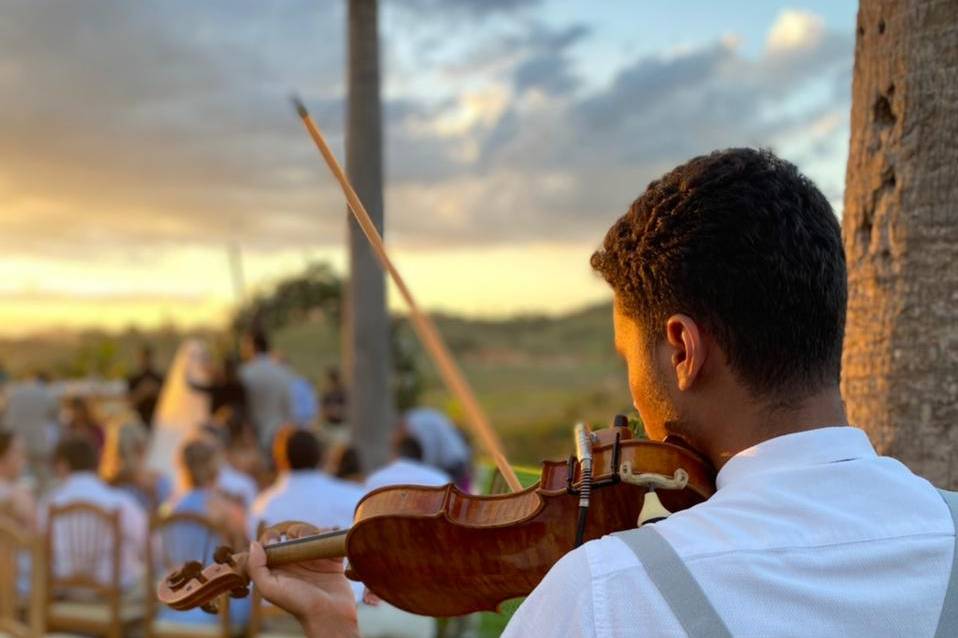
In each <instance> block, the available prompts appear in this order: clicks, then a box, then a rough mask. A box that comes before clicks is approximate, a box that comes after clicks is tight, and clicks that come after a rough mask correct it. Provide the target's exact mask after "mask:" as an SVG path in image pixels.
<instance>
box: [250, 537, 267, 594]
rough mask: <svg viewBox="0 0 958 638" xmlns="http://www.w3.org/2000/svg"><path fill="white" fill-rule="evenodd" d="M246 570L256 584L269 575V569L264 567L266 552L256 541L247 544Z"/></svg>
mask: <svg viewBox="0 0 958 638" xmlns="http://www.w3.org/2000/svg"><path fill="white" fill-rule="evenodd" d="M246 572H247V573H248V574H249V577H250V578H251V579H252V580H253V582H254V583H256V584H257V585H260V584H261V582H262V581H263V579H265V578H267V577H268V576H269V569H267V568H266V552H265V551H264V550H263V546H262V545H260V544H259V543H257V542H256V541H253V542H251V543H250V544H249V556H248V557H247V559H246Z"/></svg>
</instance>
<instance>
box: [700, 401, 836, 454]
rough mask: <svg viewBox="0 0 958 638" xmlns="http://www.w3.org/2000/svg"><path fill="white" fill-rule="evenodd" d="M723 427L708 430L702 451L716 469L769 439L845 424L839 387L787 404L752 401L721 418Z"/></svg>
mask: <svg viewBox="0 0 958 638" xmlns="http://www.w3.org/2000/svg"><path fill="white" fill-rule="evenodd" d="M721 422H722V425H723V426H724V427H722V428H720V429H719V428H717V429H716V430H713V431H710V432H709V439H710V440H709V442H708V444H706V445H705V446H703V451H705V453H706V455H707V456H708V457H709V459H710V460H711V461H712V464H713V465H714V466H715V468H716V469H721V467H722V466H723V465H725V463H726V461H728V460H729V459H730V458H732V457H733V456H735V455H736V454H738V453H739V452H741V451H742V450H747V449H748V448H750V447H753V446H755V445H758V444H759V443H762V442H764V441H768V440H769V439H774V438H775V437H779V436H784V435H786V434H794V433H796V432H805V431H807V430H816V429H819V428H825V427H833V426H842V425H848V419H847V417H846V416H845V406H844V403H843V402H842V397H841V394H840V393H839V390H838V387H837V386H835V387H830V388H827V389H825V390H822V391H821V392H818V393H815V394H813V395H811V396H809V397H807V398H805V399H802V400H801V401H799V402H798V403H796V404H794V405H790V406H787V407H782V406H769V405H767V404H753V405H748V406H747V407H744V408H743V409H742V410H739V411H737V412H736V413H735V414H733V415H731V416H729V417H726V418H725V419H722V421H721Z"/></svg>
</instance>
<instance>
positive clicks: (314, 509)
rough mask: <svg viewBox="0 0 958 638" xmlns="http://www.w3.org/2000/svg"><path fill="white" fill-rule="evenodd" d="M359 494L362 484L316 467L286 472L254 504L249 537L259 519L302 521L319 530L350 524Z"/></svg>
mask: <svg viewBox="0 0 958 638" xmlns="http://www.w3.org/2000/svg"><path fill="white" fill-rule="evenodd" d="M362 495H363V488H362V487H361V486H359V485H354V484H353V483H348V482H346V481H341V480H339V479H337V478H334V477H332V476H329V475H328V474H326V473H324V472H320V471H319V470H296V471H293V472H285V473H283V474H281V475H280V476H279V478H277V479H276V482H275V483H273V485H271V486H270V487H269V488H268V489H267V490H266V491H264V492H263V493H262V494H260V495H259V498H257V499H256V502H255V503H254V504H253V511H252V514H251V516H250V538H255V535H256V527H257V526H258V525H259V522H260V521H266V524H267V525H276V524H277V523H282V522H284V521H302V522H304V523H309V524H310V525H315V526H316V527H318V528H320V529H326V528H333V527H336V528H340V529H345V528H347V527H349V526H350V525H352V523H353V512H354V511H355V510H356V504H357V503H358V502H359V499H360V498H361V497H362Z"/></svg>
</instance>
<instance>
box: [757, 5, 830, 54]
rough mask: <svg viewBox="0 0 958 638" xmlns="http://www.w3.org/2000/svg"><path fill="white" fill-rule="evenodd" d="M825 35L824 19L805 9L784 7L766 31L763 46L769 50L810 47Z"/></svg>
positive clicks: (777, 50) (792, 49) (779, 50)
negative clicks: (766, 34)
mask: <svg viewBox="0 0 958 638" xmlns="http://www.w3.org/2000/svg"><path fill="white" fill-rule="evenodd" d="M824 36H825V21H824V20H823V19H822V17H821V16H817V15H815V14H814V13H809V12H807V11H797V10H795V9H786V10H784V11H782V12H781V13H779V14H778V17H777V18H776V19H775V23H774V24H772V28H771V29H770V30H769V32H768V38H767V39H766V41H765V46H766V47H767V49H768V50H769V51H770V52H773V53H777V52H784V51H794V50H796V49H810V48H813V47H815V46H817V45H818V44H819V43H820V42H821V40H822V38H823V37H824Z"/></svg>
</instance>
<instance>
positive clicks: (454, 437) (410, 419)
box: [399, 408, 472, 489]
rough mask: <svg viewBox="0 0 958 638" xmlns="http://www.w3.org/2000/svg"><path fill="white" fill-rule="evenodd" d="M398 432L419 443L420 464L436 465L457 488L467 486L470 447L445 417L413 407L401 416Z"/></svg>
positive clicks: (470, 470) (469, 474)
mask: <svg viewBox="0 0 958 638" xmlns="http://www.w3.org/2000/svg"><path fill="white" fill-rule="evenodd" d="M399 435H400V436H405V435H409V436H411V437H413V438H414V439H416V441H418V442H419V445H420V446H421V447H422V461H423V463H425V464H426V465H431V466H433V467H435V468H439V469H440V470H442V471H443V472H445V473H446V474H448V475H449V476H450V477H452V480H453V481H454V482H455V483H456V485H458V486H459V487H461V488H463V489H468V488H469V480H470V476H471V474H472V466H471V464H472V450H471V449H470V448H469V445H468V444H467V443H466V440H465V438H463V435H462V433H461V432H459V430H458V429H457V428H456V426H455V425H453V423H452V421H450V420H449V417H447V416H446V415H445V414H443V413H442V412H440V411H439V410H436V409H433V408H414V409H412V410H409V411H408V412H406V414H405V415H404V416H403V420H402V423H401V424H400V429H399Z"/></svg>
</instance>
